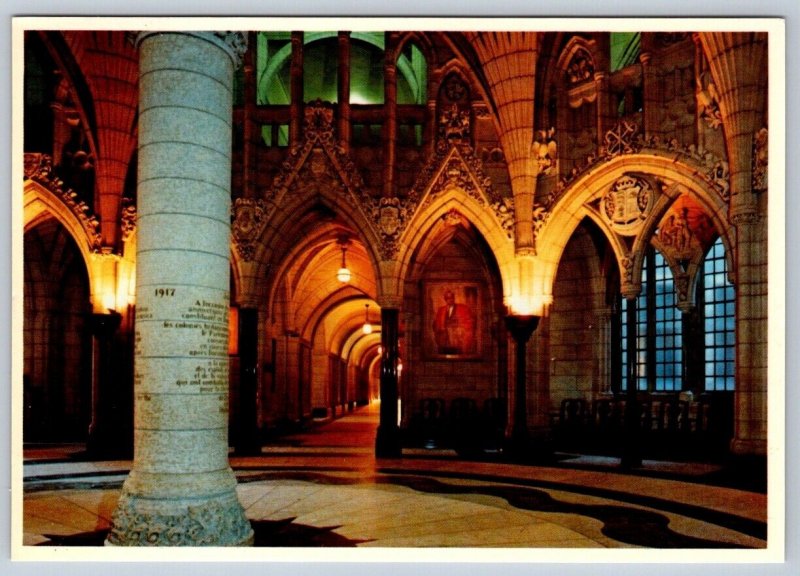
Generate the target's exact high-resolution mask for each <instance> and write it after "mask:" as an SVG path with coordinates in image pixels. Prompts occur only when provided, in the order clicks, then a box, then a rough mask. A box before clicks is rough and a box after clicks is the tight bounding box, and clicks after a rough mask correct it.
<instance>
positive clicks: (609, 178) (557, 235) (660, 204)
mask: <svg viewBox="0 0 800 576" xmlns="http://www.w3.org/2000/svg"><path fill="white" fill-rule="evenodd" d="M684 160H686V157H685V151H681V150H679V149H678V148H674V151H673V152H667V151H666V150H663V149H662V150H652V149H643V150H641V151H639V152H636V153H632V154H619V155H617V156H615V157H612V158H609V159H607V160H606V161H605V162H603V163H600V164H591V165H590V167H589V168H587V169H585V170H584V171H582V172H580V173H579V175H578V176H577V177H575V178H574V179H572V180H570V181H569V185H568V186H567V187H566V188H564V189H563V190H562V191H561V193H560V194H558V195H557V196H556V197H555V198H554V199H553V201H552V202H551V203H550V204H549V205H548V208H549V210H548V211H549V213H550V217H549V218H548V220H547V221H546V222H545V224H544V226H543V227H542V230H541V231H540V234H539V237H538V242H537V248H538V252H539V254H540V255H543V256H544V257H541V256H540V260H541V262H542V264H543V265H544V266H545V267H546V268H547V270H545V271H543V274H544V277H545V278H546V282H549V283H551V284H552V282H553V281H554V279H555V273H556V271H557V268H558V262H559V261H560V258H561V253H562V251H563V247H564V246H566V243H567V241H568V240H569V237H570V236H571V234H572V233H573V232H574V230H575V228H576V227H577V226H578V224H579V223H580V221H581V220H582V219H583V218H584V217H586V216H589V217H590V218H592V219H593V220H594V221H595V222H596V223H597V224H598V225H599V226H600V228H601V230H602V231H603V233H604V234H605V235H606V237H607V238H608V239H609V242H610V244H611V246H612V248H613V249H614V251H615V254H616V257H617V261H618V263H619V269H620V272H621V275H622V278H621V281H622V292H623V295H624V294H627V293H633V292H634V291H635V290H636V287H637V284H638V278H639V276H640V270H641V258H640V253H642V251H643V247H645V246H646V245H647V244H648V243H649V242H650V240H651V238H652V237H653V236H654V235H655V234H656V230H657V229H658V225H659V223H660V222H661V221H662V219H663V218H664V216H665V214H667V211H668V209H669V208H670V206H671V205H672V204H673V202H674V201H675V199H676V198H678V197H679V196H680V195H681V193H683V194H686V193H688V194H690V195H691V196H692V198H693V199H694V201H695V202H696V203H697V205H698V206H699V207H701V208H702V210H703V212H704V213H705V214H706V215H707V216H708V218H709V219H710V221H711V223H712V224H713V228H714V229H715V230H716V232H717V233H718V234H719V235H720V236H722V237H723V239H724V241H725V243H726V246H728V247H729V246H731V245H732V243H731V238H732V236H733V235H734V234H735V230H734V228H733V227H732V226H731V223H730V221H729V219H728V203H727V201H726V200H725V199H724V197H723V196H722V195H721V194H720V188H719V187H718V186H716V185H715V184H714V183H713V182H712V181H710V179H709V178H707V174H706V173H705V172H704V171H703V170H702V168H700V166H707V164H700V166H698V164H699V162H698V160H697V159H696V158H694V157H691V158H689V159H688V161H684ZM625 174H635V175H637V176H638V177H643V178H646V179H648V180H650V181H651V183H652V182H656V184H654V186H655V189H657V190H658V193H657V194H656V200H655V204H654V205H653V208H652V210H651V212H650V213H649V215H648V216H647V217H646V219H645V220H644V221H643V223H642V225H641V229H640V230H639V231H638V232H637V234H636V235H635V236H630V237H629V238H631V239H633V241H632V243H631V242H628V243H626V242H622V241H621V238H623V237H622V236H620V235H619V234H618V233H617V232H616V231H614V230H613V229H612V228H611V227H610V225H609V224H608V222H607V219H606V218H604V217H602V216H601V215H600V211H601V210H602V207H601V202H600V200H601V199H602V197H603V194H604V193H605V191H606V190H608V189H609V188H610V187H611V186H612V185H613V184H614V183H615V182H616V181H617V180H618V179H619V178H621V177H622V176H624V175H625ZM662 184H663V185H662ZM628 244H630V245H628ZM626 286H627V287H626Z"/></svg>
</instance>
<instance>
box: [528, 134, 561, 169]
mask: <svg viewBox="0 0 800 576" xmlns="http://www.w3.org/2000/svg"><path fill="white" fill-rule="evenodd" d="M555 133H556V130H555V128H550V129H549V130H540V131H539V132H538V133H537V135H536V140H535V141H534V142H533V145H532V146H531V152H533V157H534V158H535V159H536V165H537V169H538V173H539V174H544V175H546V176H549V175H550V174H552V173H553V172H555V168H556V159H557V158H558V145H557V143H556V140H555Z"/></svg>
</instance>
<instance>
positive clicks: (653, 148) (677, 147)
mask: <svg viewBox="0 0 800 576" xmlns="http://www.w3.org/2000/svg"><path fill="white" fill-rule="evenodd" d="M611 132H613V133H614V135H613V136H609V133H611ZM626 132H629V130H625V129H623V130H622V132H620V127H619V126H618V127H616V128H615V129H614V130H611V131H609V133H607V134H606V141H607V142H608V141H609V140H610V141H613V142H617V141H618V140H622V142H623V144H621V145H619V146H616V147H615V151H616V152H615V153H613V154H612V152H611V151H610V150H609V148H608V147H607V146H604V147H602V148H600V149H599V150H598V153H597V154H590V155H588V156H587V157H586V159H585V160H584V162H583V163H582V164H580V165H578V166H576V167H575V168H573V169H572V171H571V172H570V173H569V174H568V175H567V176H565V177H564V178H562V179H561V180H560V181H559V183H558V186H557V187H556V190H555V192H553V193H552V194H550V195H549V196H548V199H547V203H546V206H547V208H548V210H550V209H552V207H553V205H554V204H555V203H556V202H557V201H558V200H559V198H561V196H562V195H563V194H564V191H565V190H566V189H567V188H568V187H569V185H570V183H572V182H573V181H575V180H576V179H577V178H578V177H579V176H580V175H581V174H584V173H586V172H587V171H589V170H590V169H591V168H592V167H594V166H596V165H598V164H600V163H602V162H605V161H607V160H610V159H611V158H613V157H614V156H618V155H620V154H638V153H640V152H645V151H646V152H647V153H653V154H658V155H661V156H666V157H669V158H672V160H673V161H678V160H679V161H682V162H686V163H688V164H691V165H694V166H695V167H696V170H697V171H696V173H697V175H698V176H700V177H702V178H703V179H704V180H705V181H706V182H707V183H708V184H709V185H711V187H712V188H714V189H715V190H716V191H717V193H718V194H719V195H720V197H721V198H722V199H723V200H724V201H726V202H727V201H728V200H730V169H729V166H728V162H727V161H726V160H724V159H721V158H717V157H716V156H715V155H714V154H713V153H712V152H710V151H709V150H706V149H705V148H703V147H702V146H696V145H695V144H690V145H688V146H682V145H681V144H680V143H679V142H678V140H677V139H674V138H673V139H670V140H662V139H660V138H658V137H657V136H652V137H650V138H645V137H644V136H643V135H642V134H640V133H638V132H636V131H635V130H634V133H633V134H632V135H628V134H626V135H625V136H624V137H623V136H622V134H625V133H626ZM629 136H631V137H629Z"/></svg>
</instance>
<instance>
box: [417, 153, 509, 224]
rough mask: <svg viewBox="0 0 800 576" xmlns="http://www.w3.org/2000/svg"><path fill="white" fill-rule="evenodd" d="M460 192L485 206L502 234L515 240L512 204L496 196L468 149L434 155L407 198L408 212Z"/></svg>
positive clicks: (480, 164)
mask: <svg viewBox="0 0 800 576" xmlns="http://www.w3.org/2000/svg"><path fill="white" fill-rule="evenodd" d="M451 188H459V189H461V190H463V191H464V192H465V193H466V194H467V196H469V197H470V198H472V199H473V200H475V202H477V203H478V205H480V206H487V207H488V208H489V209H490V210H491V211H492V212H493V213H494V216H495V217H496V218H497V220H498V222H499V223H500V225H501V226H502V227H503V230H505V232H506V235H507V237H508V238H509V239H511V238H513V237H514V200H513V198H512V197H506V196H502V195H501V194H499V193H498V192H497V191H496V190H495V189H494V187H493V186H492V180H491V178H489V176H487V175H486V174H485V173H484V171H483V164H482V162H481V161H480V159H479V158H478V157H477V156H476V155H475V153H474V151H473V150H472V148H471V147H470V146H469V145H459V146H456V145H453V146H450V147H449V148H446V149H445V150H437V153H436V154H434V155H433V157H432V158H431V159H430V160H429V161H428V163H427V164H426V165H425V168H423V170H422V171H421V172H420V175H419V176H418V177H417V180H416V182H415V183H414V186H413V188H412V189H411V192H410V193H409V196H408V201H409V203H410V206H409V210H410V211H411V212H413V211H414V210H415V209H416V208H417V205H418V204H419V206H420V207H421V208H424V207H426V206H428V205H430V204H431V203H432V202H434V201H435V199H436V198H437V197H438V196H439V195H441V194H442V193H443V192H445V191H446V190H449V189H451Z"/></svg>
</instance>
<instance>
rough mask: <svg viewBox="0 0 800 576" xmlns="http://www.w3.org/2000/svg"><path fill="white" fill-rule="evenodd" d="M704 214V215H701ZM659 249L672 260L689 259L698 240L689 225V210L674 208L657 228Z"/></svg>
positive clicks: (696, 246) (697, 244)
mask: <svg viewBox="0 0 800 576" xmlns="http://www.w3.org/2000/svg"><path fill="white" fill-rule="evenodd" d="M703 216H705V215H703ZM658 240H659V242H661V251H662V252H664V253H665V254H667V255H668V256H669V257H670V258H672V259H673V260H681V259H689V258H691V256H692V252H693V251H694V250H695V249H697V248H698V247H699V240H698V238H697V236H696V235H695V234H694V233H693V232H692V228H691V227H690V226H689V210H688V209H687V208H683V209H682V210H674V211H673V212H672V213H671V214H670V215H669V216H668V217H667V218H666V220H665V221H662V224H661V226H660V227H659V229H658Z"/></svg>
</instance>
